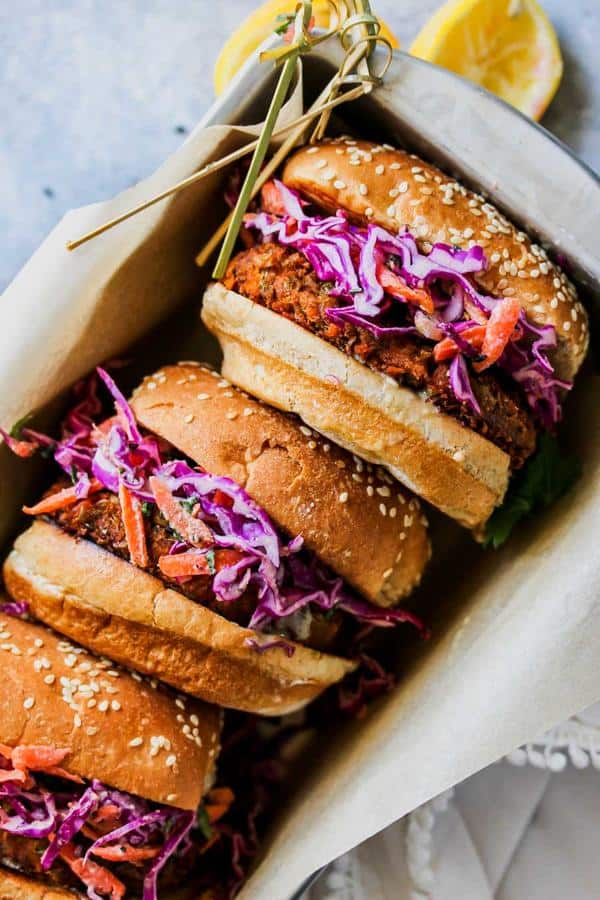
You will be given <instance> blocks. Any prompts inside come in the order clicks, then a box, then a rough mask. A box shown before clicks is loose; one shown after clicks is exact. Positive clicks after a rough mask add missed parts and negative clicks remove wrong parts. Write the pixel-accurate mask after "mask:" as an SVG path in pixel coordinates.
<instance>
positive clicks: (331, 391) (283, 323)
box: [202, 284, 510, 528]
mask: <svg viewBox="0 0 600 900" xmlns="http://www.w3.org/2000/svg"><path fill="white" fill-rule="evenodd" d="M202 319H203V321H204V323H205V324H206V326H207V327H208V328H209V329H210V331H212V332H213V333H214V334H215V335H216V336H217V337H218V339H219V341H220V343H221V349H222V351H223V357H224V359H223V366H222V372H223V375H224V376H225V378H227V379H228V380H229V381H232V382H233V383H234V384H237V385H238V386H239V387H242V388H244V390H246V391H248V392H249V393H250V394H254V396H256V397H259V398H260V399H261V400H265V401H266V402H267V403H270V404H272V405H273V406H277V407H279V409H284V410H287V411H289V412H294V413H297V414H298V415H299V416H300V417H301V418H302V419H304V421H305V422H306V423H307V424H308V425H310V426H312V427H313V428H314V429H315V430H316V431H319V432H321V434H324V435H326V436H327V437H330V438H331V440H333V441H335V442H336V443H338V444H340V445H341V446H342V447H345V448H346V449H348V450H350V451H352V453H355V454H356V455H357V456H361V457H363V458H364V459H366V460H368V461H369V462H373V463H377V464H379V465H382V466H385V468H387V469H388V470H389V471H390V472H391V473H392V475H394V476H395V477H396V478H397V479H398V480H399V481H401V482H402V483H403V484H405V485H406V486H407V487H408V488H410V489H411V490H412V491H414V493H415V494H418V495H419V496H421V497H423V498H424V499H425V500H427V501H428V502H429V503H431V504H432V505H433V506H436V507H437V508H438V509H441V510H442V512H445V513H446V514H447V515H449V516H452V518H454V519H456V520H457V521H458V522H460V523H461V524H462V525H465V526H467V527H469V528H475V527H477V526H479V525H481V524H483V523H484V522H485V521H486V520H487V519H488V518H489V516H490V515H491V513H492V512H493V510H494V508H495V507H496V506H497V505H498V504H500V503H501V502H502V500H503V497H504V494H505V491H506V488H507V486H508V479H509V466H510V458H509V456H508V454H506V453H504V451H503V450H500V448H499V447H496V445H495V444H492V443H491V441H488V440H487V439H486V438H484V437H482V436H481V435H480V434H477V433H476V432H474V431H472V430H471V429H470V428H465V427H464V426H463V425H461V424H460V422H458V421H457V420H456V419H454V418H453V417H452V416H448V415H446V414H445V413H442V412H440V411H439V410H438V409H437V407H436V406H434V404H433V403H430V402H428V401H427V400H424V399H422V398H421V397H420V396H419V395H418V394H417V393H416V392H415V391H413V390H410V389H409V388H405V387H402V386H401V385H399V384H398V383H397V382H396V381H394V379H393V378H390V377H389V376H387V375H383V374H382V373H380V372H375V371H374V370H372V369H369V368H368V367H367V366H365V365H363V364H362V363H360V362H358V361H357V360H355V359H353V358H352V357H351V356H348V355H347V354H346V353H342V351H341V350H338V349H337V348H336V347H333V346H331V345H330V344H328V343H326V342H325V341H324V340H322V339H321V338H319V337H317V336H316V335H314V334H311V332H309V331H307V330H306V329H304V328H301V327H300V326H299V325H296V323H295V322H291V321H290V320H289V319H286V318H285V317H284V316H280V315H278V314H277V313H274V312H272V311H271V310H269V309H265V308H264V307H262V306H259V305H258V304H256V303H253V302H252V301H250V300H248V299H247V298H245V297H242V296H241V295H240V294H236V293H234V292H233V291H227V290H226V289H225V288H224V287H223V285H221V284H213V285H211V286H210V287H209V288H208V289H207V291H206V293H205V295H204V305H203V308H202Z"/></svg>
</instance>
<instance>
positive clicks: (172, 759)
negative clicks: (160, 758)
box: [165, 753, 177, 769]
mask: <svg viewBox="0 0 600 900" xmlns="http://www.w3.org/2000/svg"><path fill="white" fill-rule="evenodd" d="M175 765H177V757H176V756H175V754H174V753H171V754H170V755H169V756H167V758H166V759H165V766H168V767H169V768H170V769H171V768H173V766H175Z"/></svg>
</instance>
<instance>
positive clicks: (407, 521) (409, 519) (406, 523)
mask: <svg viewBox="0 0 600 900" xmlns="http://www.w3.org/2000/svg"><path fill="white" fill-rule="evenodd" d="M412 523H413V520H412V516H404V527H405V528H410V526H411V525H412Z"/></svg>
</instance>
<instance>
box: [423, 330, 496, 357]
mask: <svg viewBox="0 0 600 900" xmlns="http://www.w3.org/2000/svg"><path fill="white" fill-rule="evenodd" d="M460 336H461V337H462V339H463V340H465V341H467V342H468V343H469V344H470V345H471V346H472V347H473V349H474V350H479V349H480V348H481V344H482V342H483V339H484V336H485V325H472V326H471V328H465V330H464V331H463V332H461V335H460ZM458 349H459V348H458V344H456V342H455V341H453V340H452V338H450V337H446V338H442V340H441V341H439V342H438V343H437V344H436V345H435V347H434V348H433V358H434V359H435V361H436V362H443V361H444V360H446V359H452V357H453V356H456V354H457V353H458Z"/></svg>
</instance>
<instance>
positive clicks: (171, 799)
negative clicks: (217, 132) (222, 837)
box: [167, 147, 319, 803]
mask: <svg viewBox="0 0 600 900" xmlns="http://www.w3.org/2000/svg"><path fill="white" fill-rule="evenodd" d="M311 149H312V148H311ZM314 149H315V150H318V149H319V148H318V147H315V148H314ZM308 152H309V153H310V150H309V151H308ZM176 800H177V794H167V803H175V801H176Z"/></svg>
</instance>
